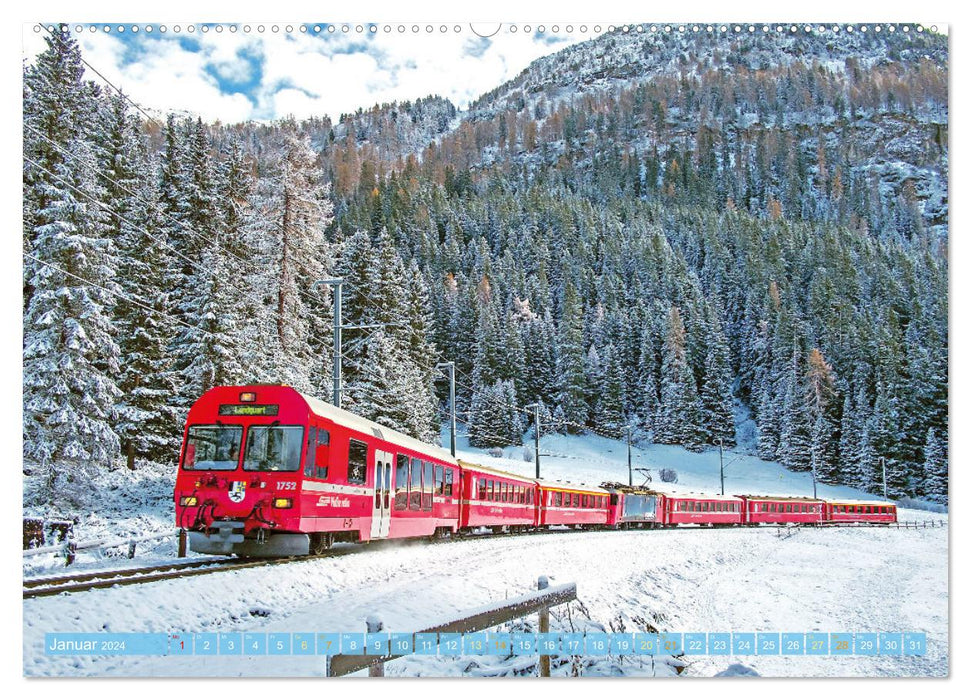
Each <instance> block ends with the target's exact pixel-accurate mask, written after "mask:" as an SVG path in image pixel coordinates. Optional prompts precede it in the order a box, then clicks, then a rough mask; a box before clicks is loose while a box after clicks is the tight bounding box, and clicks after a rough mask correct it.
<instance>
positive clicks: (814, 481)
mask: <svg viewBox="0 0 971 700" xmlns="http://www.w3.org/2000/svg"><path fill="white" fill-rule="evenodd" d="M812 475H813V498H816V461H815V460H813V468H812Z"/></svg>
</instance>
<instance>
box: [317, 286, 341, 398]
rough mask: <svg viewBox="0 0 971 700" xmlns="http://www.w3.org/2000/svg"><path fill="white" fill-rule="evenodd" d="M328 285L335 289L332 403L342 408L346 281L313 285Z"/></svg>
mask: <svg viewBox="0 0 971 700" xmlns="http://www.w3.org/2000/svg"><path fill="white" fill-rule="evenodd" d="M322 285H328V286H331V287H333V288H334V397H333V400H332V401H331V403H332V404H334V405H335V406H336V407H337V408H340V407H341V330H342V328H343V326H342V325H341V297H342V295H343V287H344V280H343V279H342V278H340V277H333V278H330V279H325V280H317V281H316V282H314V284H313V288H314V289H316V288H317V287H319V286H322Z"/></svg>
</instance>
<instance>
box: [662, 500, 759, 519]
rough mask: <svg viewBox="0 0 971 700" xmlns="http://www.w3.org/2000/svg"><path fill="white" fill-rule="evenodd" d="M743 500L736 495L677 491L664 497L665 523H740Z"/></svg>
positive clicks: (743, 515) (742, 512) (743, 516)
mask: <svg viewBox="0 0 971 700" xmlns="http://www.w3.org/2000/svg"><path fill="white" fill-rule="evenodd" d="M743 505H744V502H743V501H742V499H741V498H739V497H738V496H713V495H709V494H697V493H678V494H670V495H668V496H667V497H666V498H665V499H664V523H665V524H666V525H709V526H712V525H718V526H725V525H741V524H742V523H743V522H745V513H744V511H743V508H742V507H743Z"/></svg>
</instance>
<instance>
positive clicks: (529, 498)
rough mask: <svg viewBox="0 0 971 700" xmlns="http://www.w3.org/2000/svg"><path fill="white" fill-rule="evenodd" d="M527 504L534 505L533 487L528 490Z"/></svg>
mask: <svg viewBox="0 0 971 700" xmlns="http://www.w3.org/2000/svg"><path fill="white" fill-rule="evenodd" d="M526 505H528V506H531V505H533V491H532V489H529V490H528V491H526Z"/></svg>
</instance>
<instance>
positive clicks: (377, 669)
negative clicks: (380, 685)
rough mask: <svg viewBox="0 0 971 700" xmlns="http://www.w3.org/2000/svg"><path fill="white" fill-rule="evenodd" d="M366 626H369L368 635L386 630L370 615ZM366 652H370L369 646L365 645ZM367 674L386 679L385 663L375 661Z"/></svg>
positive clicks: (376, 618)
mask: <svg viewBox="0 0 971 700" xmlns="http://www.w3.org/2000/svg"><path fill="white" fill-rule="evenodd" d="M365 625H367V632H368V634H377V633H378V632H380V631H381V630H383V629H384V623H383V622H381V620H380V619H379V618H378V617H376V616H374V615H368V617H367V620H365ZM364 651H365V652H367V651H368V649H367V645H365V648H364ZM367 674H368V676H369V677H371V678H384V661H383V660H382V661H375V662H374V663H373V664H371V665H370V666H368V669H367Z"/></svg>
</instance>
